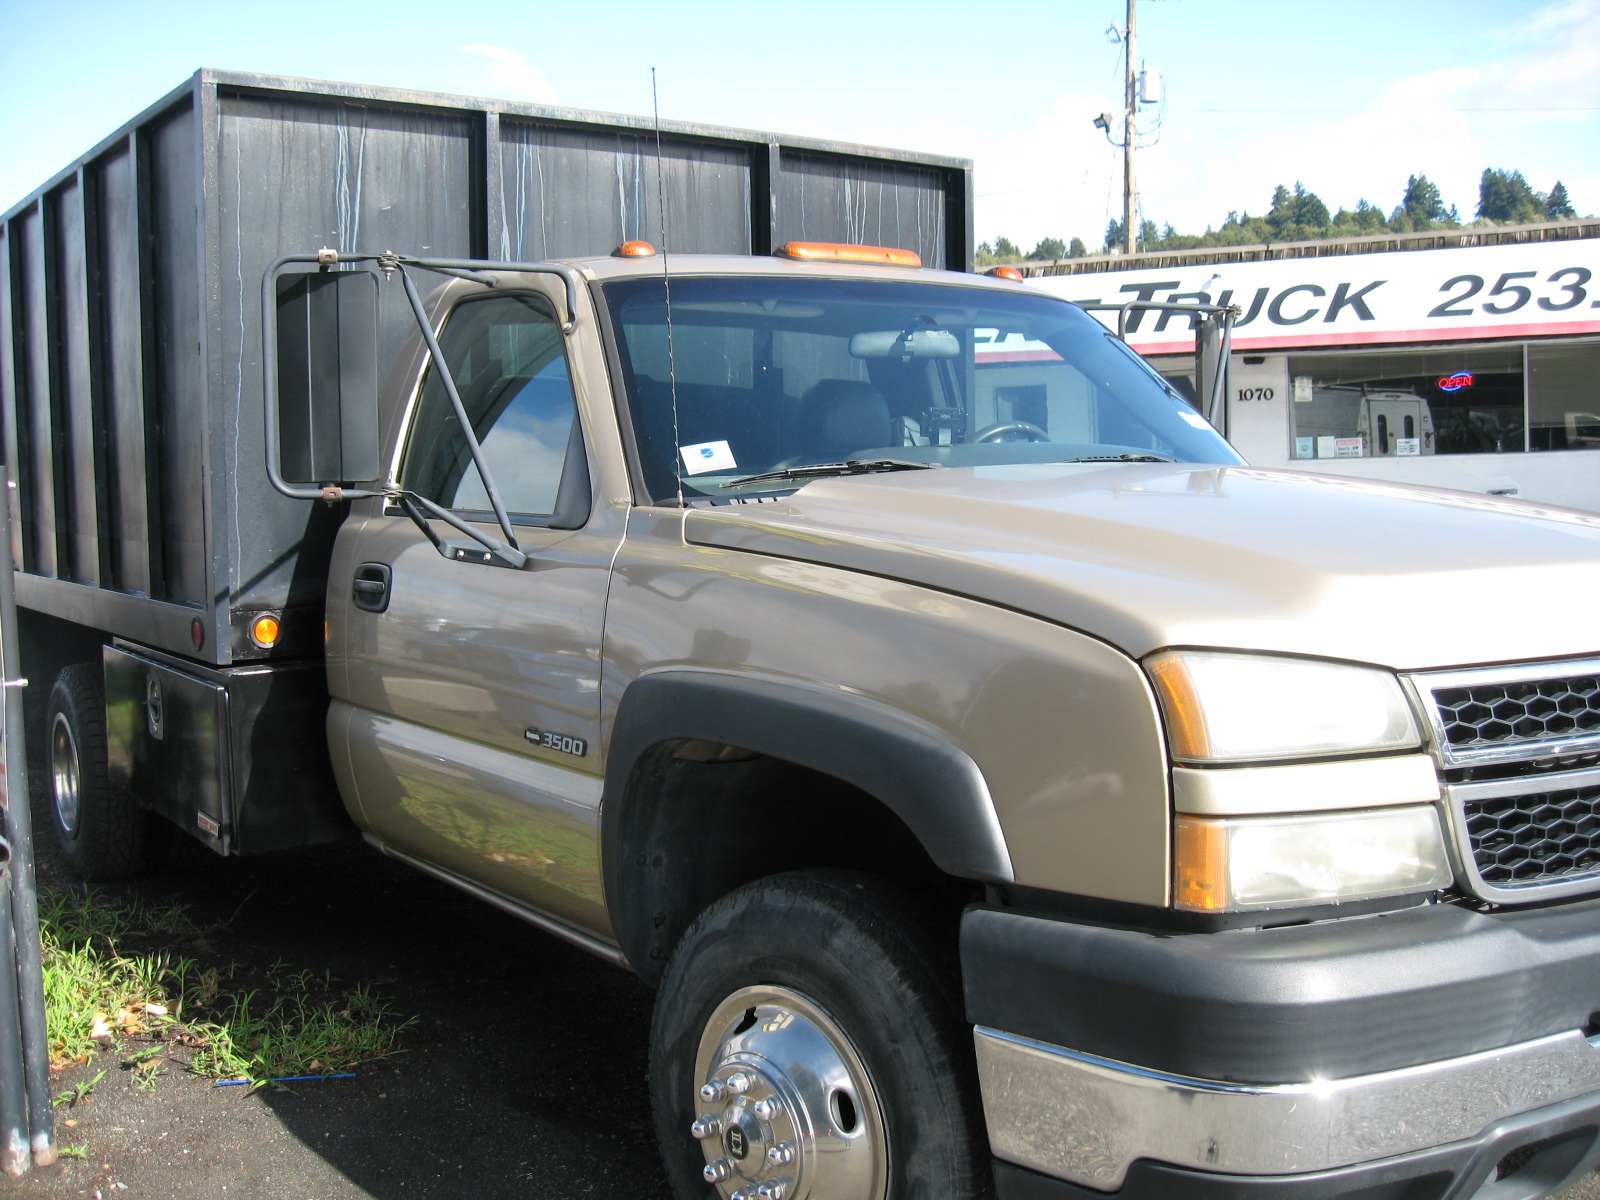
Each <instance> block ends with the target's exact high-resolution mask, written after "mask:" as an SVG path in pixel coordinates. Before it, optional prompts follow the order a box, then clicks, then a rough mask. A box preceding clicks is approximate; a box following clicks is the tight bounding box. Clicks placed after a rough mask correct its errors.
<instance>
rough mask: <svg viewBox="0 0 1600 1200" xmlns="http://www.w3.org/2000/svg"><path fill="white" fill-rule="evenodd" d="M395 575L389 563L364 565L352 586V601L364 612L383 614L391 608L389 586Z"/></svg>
mask: <svg viewBox="0 0 1600 1200" xmlns="http://www.w3.org/2000/svg"><path fill="white" fill-rule="evenodd" d="M392 581H393V574H392V573H391V572H390V570H389V564H388V563H362V564H361V565H360V566H359V567H357V568H356V576H355V582H354V583H352V584H351V586H350V591H351V599H352V600H353V601H354V602H355V606H356V607H357V608H359V609H361V610H362V611H363V612H373V613H381V612H383V611H384V610H385V609H387V608H388V607H389V585H390V583H391V582H392Z"/></svg>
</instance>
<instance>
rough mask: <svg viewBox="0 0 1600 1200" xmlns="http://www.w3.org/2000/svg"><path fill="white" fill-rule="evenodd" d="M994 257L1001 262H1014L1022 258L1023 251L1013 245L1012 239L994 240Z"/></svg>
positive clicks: (1000, 238) (1001, 238)
mask: <svg viewBox="0 0 1600 1200" xmlns="http://www.w3.org/2000/svg"><path fill="white" fill-rule="evenodd" d="M994 256H995V257H996V258H997V259H999V260H1000V261H1001V262H1007V261H1012V260H1015V259H1019V258H1021V257H1022V251H1021V250H1018V249H1017V247H1016V246H1015V245H1014V244H1013V243H1012V241H1011V239H1010V238H1007V237H998V238H995V240H994Z"/></svg>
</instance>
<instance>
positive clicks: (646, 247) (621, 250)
mask: <svg viewBox="0 0 1600 1200" xmlns="http://www.w3.org/2000/svg"><path fill="white" fill-rule="evenodd" d="M655 255H656V248H655V247H654V246H652V245H651V244H650V243H649V242H623V243H622V245H620V246H618V247H617V248H616V249H615V250H613V251H612V252H611V257H612V258H654V257H655Z"/></svg>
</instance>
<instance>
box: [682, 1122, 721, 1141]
mask: <svg viewBox="0 0 1600 1200" xmlns="http://www.w3.org/2000/svg"><path fill="white" fill-rule="evenodd" d="M689 1132H690V1133H692V1134H694V1137H695V1140H696V1141H700V1142H703V1141H705V1140H706V1139H707V1138H714V1137H716V1136H717V1135H718V1134H719V1133H721V1132H722V1118H721V1117H701V1118H700V1119H699V1120H698V1121H696V1122H695V1123H694V1124H693V1125H691V1126H689Z"/></svg>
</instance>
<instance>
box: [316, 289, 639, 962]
mask: <svg viewBox="0 0 1600 1200" xmlns="http://www.w3.org/2000/svg"><path fill="white" fill-rule="evenodd" d="M557 312H558V310H557V309H556V307H555V306H554V305H553V304H552V303H551V302H550V300H549V299H548V298H546V296H545V295H544V294H543V292H542V291H540V290H538V288H537V286H533V287H530V288H529V289H528V290H525V291H506V290H504V289H496V290H494V291H492V292H485V293H481V294H476V295H469V296H468V297H467V298H465V299H464V300H462V301H461V302H460V303H458V304H457V305H456V306H455V307H454V308H453V309H452V310H451V311H450V313H449V315H448V317H447V318H446V320H445V322H444V325H443V329H442V330H441V332H440V335H439V342H440V346H441V350H442V352H443V354H444V357H445V359H446V361H447V362H448V363H449V364H450V367H451V373H452V375H453V377H454V378H455V381H456V384H457V389H458V392H459V394H460V397H461V400H462V403H463V406H464V407H465V409H466V411H467V414H468V416H469V419H470V421H471V423H472V426H473V428H474V431H475V433H476V435H477V437H478V439H479V441H480V443H481V445H482V451H483V456H484V458H485V460H486V461H487V463H488V466H489V472H490V475H491V476H492V477H493V478H494V479H495V481H496V484H497V487H498V490H499V492H500V495H501V497H502V498H503V500H504V502H505V507H506V509H507V510H508V512H509V513H510V516H511V520H512V522H513V528H514V531H515V534H516V538H517V541H518V543H519V545H520V548H521V549H522V550H523V551H525V552H526V553H527V555H528V561H527V564H526V565H525V566H524V567H523V568H521V569H509V568H505V567H500V566H492V565H485V564H483V563H481V562H476V561H462V560H458V559H453V558H448V557H445V556H444V555H443V554H442V553H441V552H440V550H439V549H438V548H436V547H435V545H434V544H433V542H432V541H431V540H430V538H429V537H428V536H426V535H425V534H424V532H423V531H422V530H421V529H420V528H419V527H418V525H417V524H416V523H415V522H414V521H413V520H412V518H411V517H409V516H407V515H406V514H405V513H404V512H403V511H402V510H401V509H400V508H398V507H396V506H395V505H393V503H392V502H386V501H384V500H381V499H380V500H369V501H364V502H362V503H363V504H365V505H366V506H367V508H366V510H365V511H358V512H355V513H352V515H351V518H350V520H349V521H347V522H346V524H345V526H344V528H343V529H342V530H341V533H340V538H339V543H338V551H337V553H336V555H335V561H334V564H333V571H332V573H331V575H330V578H329V603H328V610H329V613H330V617H332V616H333V615H334V614H338V615H339V620H338V621H337V623H335V624H334V625H333V626H332V627H331V630H330V633H331V641H330V648H329V649H330V663H331V665H332V666H333V670H332V671H331V673H330V674H331V677H332V681H333V689H334V692H335V696H336V703H335V706H334V711H333V714H332V716H331V717H330V729H331V730H332V732H333V744H334V745H335V748H336V753H337V748H338V747H339V745H340V743H341V742H342V743H343V747H344V751H345V756H346V763H347V764H348V765H347V767H345V769H346V771H347V777H346V780H345V783H346V787H347V794H354V795H355V796H356V797H357V798H358V805H359V809H360V815H361V819H362V822H363V824H364V825H365V827H366V828H367V829H368V830H369V831H370V832H371V833H372V834H374V835H375V836H376V837H377V838H378V839H379V840H380V841H381V842H382V843H383V844H384V845H385V846H386V847H388V848H390V849H392V850H395V851H398V852H399V853H401V854H402V855H404V856H407V857H409V858H413V859H416V860H418V861H419V862H421V863H424V864H426V865H428V866H430V867H432V868H435V869H436V870H438V871H441V872H444V873H447V874H448V875H450V876H453V877H455V878H456V879H457V880H464V881H466V882H468V883H470V884H472V885H474V886H476V887H479V888H483V889H487V890H488V891H490V892H493V893H495V894H497V895H500V896H503V897H505V898H507V899H509V900H512V901H514V902H516V904H517V905H519V906H527V907H533V908H536V909H539V910H541V911H542V912H544V913H546V914H548V915H550V916H553V917H555V918H556V919H558V920H559V921H562V922H564V923H567V924H571V925H575V926H578V927H580V928H582V929H585V930H588V931H592V932H599V933H602V934H603V933H604V932H605V931H606V930H607V928H608V926H607V923H606V920H605V916H604V909H603V906H602V900H601V891H600V866H599V856H598V849H597V815H598V809H599V800H600V761H599V745H598V736H599V695H600V686H599V684H600V646H601V630H602V625H603V621H604V615H605V600H606V588H607V580H608V578H609V571H610V565H611V560H612V557H613V555H614V553H615V551H616V548H617V545H618V543H619V542H620V540H621V537H622V515H621V512H620V511H619V510H617V509H615V508H614V507H613V506H609V505H604V504H602V505H598V506H596V505H593V504H592V503H589V501H588V498H589V497H590V496H592V495H593V494H595V493H594V489H593V488H591V486H590V480H589V471H590V464H591V462H592V458H593V456H592V455H590V454H589V453H588V452H587V442H586V438H585V436H584V418H583V414H582V413H581V411H580V406H579V404H578V402H577V395H578V391H577V390H576V389H575V387H574V377H573V370H572V366H571V364H570V362H569V359H568V354H567V346H566V344H565V338H564V337H563V335H562V333H561V329H560V319H559V317H558V316H557ZM599 394H604V393H603V392H601V393H599ZM399 480H400V483H401V484H402V486H403V487H404V488H406V489H407V490H408V491H410V492H412V493H415V494H417V495H421V496H425V497H427V498H428V499H430V500H432V501H433V502H434V503H436V504H438V505H440V506H442V507H443V508H446V509H448V510H450V511H451V512H452V513H453V514H454V515H456V516H458V517H460V518H462V519H464V520H466V521H467V522H469V523H473V524H475V525H478V526H481V527H482V528H483V529H484V531H485V532H486V533H489V534H491V535H492V536H495V537H499V536H500V530H499V527H498V525H497V524H496V522H495V518H494V517H493V515H492V513H491V512H490V511H489V507H490V506H489V502H488V493H487V491H486V489H485V486H484V480H483V479H482V477H481V476H480V474H479V472H478V470H477V468H476V467H475V466H474V464H473V462H472V456H471V452H470V449H469V447H468V444H467V441H466V438H465V437H464V435H463V434H462V432H461V428H460V425H459V423H458V420H457V418H456V415H455V411H454V408H453V406H452V405H451V403H450V400H449V397H448V394H447V392H446V390H445V388H444V387H443V385H442V381H441V378H440V373H439V372H438V371H437V370H436V369H435V368H433V367H432V366H430V367H429V369H428V370H427V372H426V373H425V375H424V377H423V382H422V385H421V388H420V391H419V394H418V397H417V399H416V402H415V403H414V405H413V406H412V413H411V419H410V423H409V428H408V430H407V432H406V434H405V437H404V440H403V446H402V451H401V460H400V464H399ZM575 497H576V498H577V499H578V500H579V501H581V503H576V504H575V502H574V498H575ZM429 525H430V528H431V530H432V532H433V534H434V536H435V537H436V538H438V539H441V540H443V541H447V542H448V541H451V540H454V541H455V542H457V543H458V544H464V545H466V546H468V547H472V546H474V543H472V542H469V541H466V540H465V539H463V538H462V535H461V534H460V533H459V531H457V530H454V529H452V528H451V527H450V526H449V525H448V524H447V523H446V522H443V521H438V520H433V521H430V522H429ZM563 526H565V527H563ZM352 789H353V792H352Z"/></svg>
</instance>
